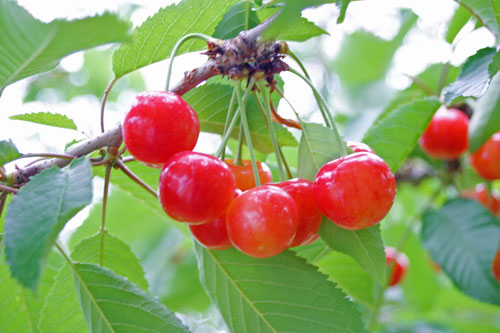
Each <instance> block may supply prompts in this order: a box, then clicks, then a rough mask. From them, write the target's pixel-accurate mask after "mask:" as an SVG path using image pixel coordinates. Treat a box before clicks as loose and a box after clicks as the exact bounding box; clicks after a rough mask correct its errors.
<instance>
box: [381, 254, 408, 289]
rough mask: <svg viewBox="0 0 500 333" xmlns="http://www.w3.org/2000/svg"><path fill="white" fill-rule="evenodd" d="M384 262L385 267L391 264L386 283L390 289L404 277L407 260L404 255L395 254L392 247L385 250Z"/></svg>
mask: <svg viewBox="0 0 500 333" xmlns="http://www.w3.org/2000/svg"><path fill="white" fill-rule="evenodd" d="M385 260H386V265H387V267H389V265H391V263H393V264H392V269H391V272H390V273H389V280H388V283H387V285H388V286H389V287H392V286H394V285H396V284H398V283H399V282H401V280H402V279H403V277H404V276H405V273H406V271H407V269H408V265H409V260H408V257H407V256H406V255H405V254H404V253H401V252H400V253H398V252H396V249H395V248H392V247H386V248H385Z"/></svg>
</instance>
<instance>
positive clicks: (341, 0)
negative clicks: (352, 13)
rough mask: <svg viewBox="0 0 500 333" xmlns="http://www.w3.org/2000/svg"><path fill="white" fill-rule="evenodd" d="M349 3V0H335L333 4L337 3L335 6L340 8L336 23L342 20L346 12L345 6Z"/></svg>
mask: <svg viewBox="0 0 500 333" xmlns="http://www.w3.org/2000/svg"><path fill="white" fill-rule="evenodd" d="M349 3H351V0H336V1H335V4H336V5H337V7H339V10H340V13H339V17H338V18H337V24H340V23H342V22H344V19H345V14H346V12H347V7H348V6H349Z"/></svg>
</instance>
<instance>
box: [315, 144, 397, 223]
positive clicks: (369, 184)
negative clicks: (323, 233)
mask: <svg viewBox="0 0 500 333" xmlns="http://www.w3.org/2000/svg"><path fill="white" fill-rule="evenodd" d="M313 188H314V197H315V200H316V203H317V204H318V207H319V208H320V209H321V211H322V212H323V214H325V216H326V217H328V218H329V219H330V220H331V221H332V222H333V223H335V224H337V225H339V226H340V227H342V228H345V229H350V230H358V229H362V228H367V227H370V226H372V225H375V224H377V223H378V222H380V220H382V219H383V218H384V217H385V215H387V213H388V212H389V209H390V208H391V206H392V203H393V201H394V196H395V195H396V179H395V178H394V174H393V173H392V171H391V169H390V168H389V166H388V165H387V163H385V162H384V160H383V159H381V158H380V157H378V156H377V155H375V154H371V153H366V152H362V153H354V154H351V155H347V156H344V157H341V158H338V159H336V160H333V161H330V162H328V163H327V164H325V165H323V167H321V169H320V170H319V171H318V173H317V174H316V178H315V179H314V183H313Z"/></svg>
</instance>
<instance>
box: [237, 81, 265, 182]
mask: <svg viewBox="0 0 500 333" xmlns="http://www.w3.org/2000/svg"><path fill="white" fill-rule="evenodd" d="M235 84H236V87H237V90H236V94H237V96H238V102H239V111H240V117H241V124H240V126H243V132H244V134H245V139H246V142H247V146H248V150H249V151H250V159H251V162H252V170H253V176H254V179H255V186H260V176H259V169H258V167H257V159H256V158H255V152H254V149H253V144H252V137H251V134H250V128H249V126H248V120H247V115H246V107H245V103H246V99H247V98H248V95H249V93H250V91H252V89H253V86H254V85H255V79H254V78H251V79H250V82H249V83H248V86H247V89H246V91H245V98H243V97H242V96H241V81H235Z"/></svg>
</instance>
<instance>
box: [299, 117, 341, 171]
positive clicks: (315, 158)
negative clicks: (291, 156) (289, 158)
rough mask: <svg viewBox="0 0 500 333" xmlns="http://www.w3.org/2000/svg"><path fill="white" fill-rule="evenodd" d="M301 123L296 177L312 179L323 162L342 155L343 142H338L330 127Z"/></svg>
mask: <svg viewBox="0 0 500 333" xmlns="http://www.w3.org/2000/svg"><path fill="white" fill-rule="evenodd" d="M301 124H302V136H301V137H300V144H299V158H298V166H297V177H299V178H303V179H309V180H313V179H314V177H315V176H316V172H318V170H319V169H320V168H321V167H322V166H323V165H324V164H325V163H327V162H329V161H331V160H333V159H335V158H338V157H341V156H342V150H343V148H342V145H344V146H345V143H344V142H343V141H341V142H339V140H337V138H336V136H335V134H334V132H333V130H332V129H330V128H327V127H324V126H323V125H320V124H315V123H305V122H301Z"/></svg>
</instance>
